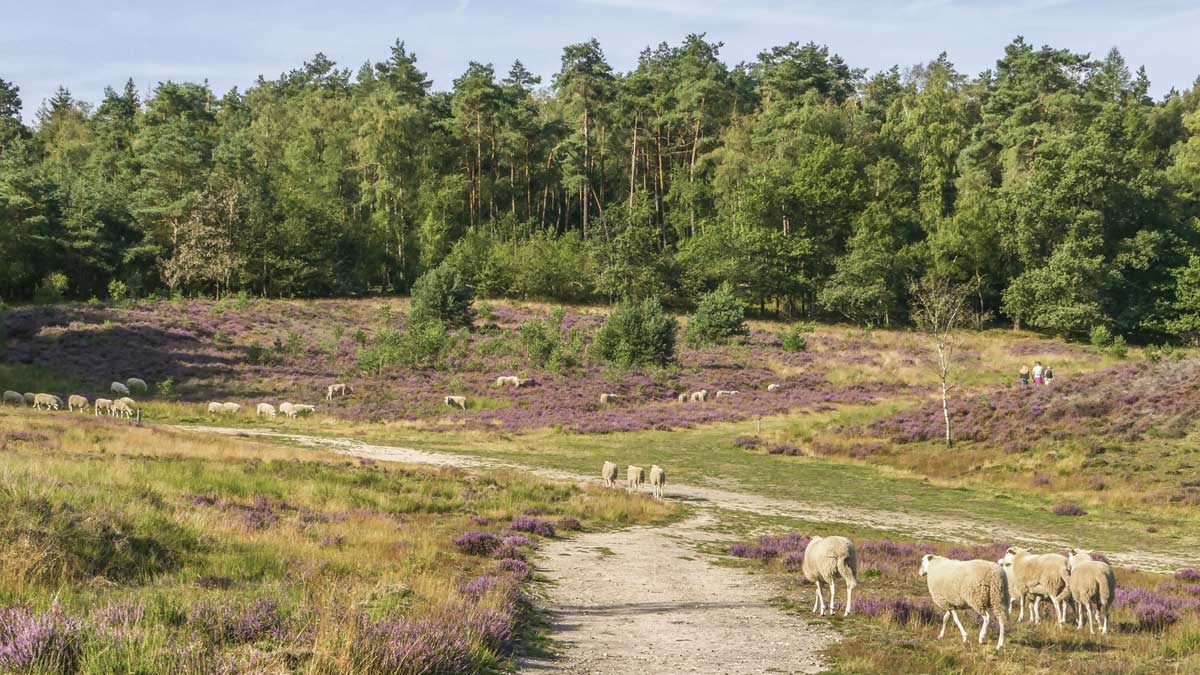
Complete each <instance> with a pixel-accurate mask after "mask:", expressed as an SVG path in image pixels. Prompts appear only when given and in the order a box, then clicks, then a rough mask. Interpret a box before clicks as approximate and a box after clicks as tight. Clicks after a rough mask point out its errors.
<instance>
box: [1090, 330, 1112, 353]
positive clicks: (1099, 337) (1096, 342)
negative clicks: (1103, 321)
mask: <svg viewBox="0 0 1200 675" xmlns="http://www.w3.org/2000/svg"><path fill="white" fill-rule="evenodd" d="M1088 339H1089V340H1090V341H1091V343H1092V346H1093V347H1095V348H1096V349H1105V348H1107V347H1108V346H1109V345H1111V344H1112V342H1113V334H1112V331H1111V330H1109V329H1108V326H1092V331H1091V332H1090V333H1088Z"/></svg>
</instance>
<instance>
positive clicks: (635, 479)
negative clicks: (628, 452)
mask: <svg viewBox="0 0 1200 675" xmlns="http://www.w3.org/2000/svg"><path fill="white" fill-rule="evenodd" d="M645 482H646V470H645V469H643V468H642V467H640V466H634V465H632V464H630V465H629V468H627V469H626V470H625V488H626V489H627V490H632V491H634V492H637V490H638V488H640V487H641V486H642V483H645Z"/></svg>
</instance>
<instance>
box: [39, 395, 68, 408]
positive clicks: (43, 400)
mask: <svg viewBox="0 0 1200 675" xmlns="http://www.w3.org/2000/svg"><path fill="white" fill-rule="evenodd" d="M43 406H45V408H46V410H58V409H59V408H61V407H62V399H61V398H59V397H57V396H55V395H54V394H35V395H34V397H33V407H34V408H37V409H39V410H41V409H42V407H43Z"/></svg>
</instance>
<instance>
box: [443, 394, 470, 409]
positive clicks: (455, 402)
mask: <svg viewBox="0 0 1200 675" xmlns="http://www.w3.org/2000/svg"><path fill="white" fill-rule="evenodd" d="M445 403H446V405H448V406H450V407H451V408H453V407H454V406H458V407H460V408H462V409H463V410H466V409H467V397H466V396H447V397H446V398H445Z"/></svg>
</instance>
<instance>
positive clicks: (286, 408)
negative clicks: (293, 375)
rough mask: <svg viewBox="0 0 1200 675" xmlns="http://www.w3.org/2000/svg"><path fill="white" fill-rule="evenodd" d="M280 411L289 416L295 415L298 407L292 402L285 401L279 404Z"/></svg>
mask: <svg viewBox="0 0 1200 675" xmlns="http://www.w3.org/2000/svg"><path fill="white" fill-rule="evenodd" d="M279 412H281V413H283V414H284V415H286V416H287V417H295V416H296V407H295V406H294V405H292V404H291V403H288V402H287V401H284V402H283V403H280V404H279Z"/></svg>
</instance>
